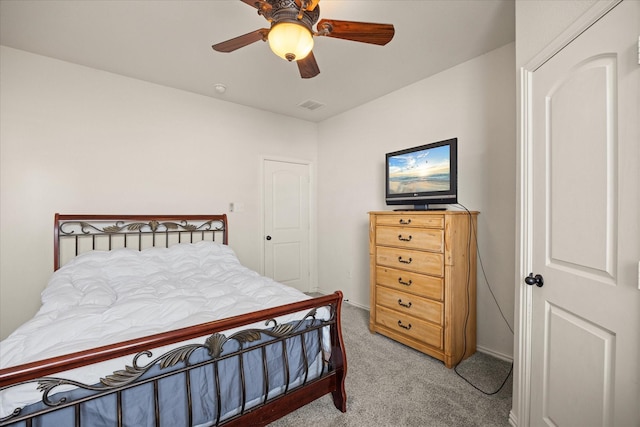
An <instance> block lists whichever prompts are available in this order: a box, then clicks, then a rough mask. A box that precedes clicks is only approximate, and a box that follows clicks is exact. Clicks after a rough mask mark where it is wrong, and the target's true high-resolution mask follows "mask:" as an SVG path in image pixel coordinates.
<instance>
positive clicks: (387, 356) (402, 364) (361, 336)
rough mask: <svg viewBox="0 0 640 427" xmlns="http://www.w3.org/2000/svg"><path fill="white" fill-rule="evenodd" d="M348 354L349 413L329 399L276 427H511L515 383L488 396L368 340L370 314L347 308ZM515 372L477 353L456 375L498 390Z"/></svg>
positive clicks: (437, 365) (385, 342) (405, 352)
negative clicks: (513, 385) (510, 371)
mask: <svg viewBox="0 0 640 427" xmlns="http://www.w3.org/2000/svg"><path fill="white" fill-rule="evenodd" d="M342 323H343V325H342V329H343V335H344V341H345V347H346V352H347V362H348V371H347V381H346V388H347V412H346V413H342V412H340V411H338V410H337V409H336V408H335V407H334V406H333V401H332V399H331V396H330V395H328V396H324V397H322V398H320V399H318V400H316V401H315V402H312V403H310V404H309V405H307V406H305V407H303V408H300V409H299V410H297V411H295V412H293V413H291V414H289V415H287V416H286V417H284V418H282V419H280V420H278V421H276V422H274V423H272V424H271V426H272V427H290V426H291V427H293V426H296V427H299V426H310V427H311V426H314V427H324V426H326V427H329V426H331V427H336V426H350V427H357V426H367V427H369V426H390V427H391V426H394V427H397V426H456V427H461V426H491V427H494V426H505V427H506V426H509V422H508V418H509V411H510V409H511V388H512V381H511V377H509V379H508V380H507V382H506V384H505V386H504V387H503V389H502V390H501V391H500V392H498V393H496V394H494V395H491V396H488V395H485V394H483V393H482V392H480V391H478V390H476V389H475V388H473V387H472V386H471V385H469V384H468V383H467V382H465V380H463V379H462V378H460V377H459V376H458V375H457V374H456V373H455V372H454V370H453V369H447V368H445V366H444V364H443V363H442V362H440V361H439V360H436V359H434V358H432V357H429V356H426V355H424V354H422V353H420V352H418V351H415V350H413V349H411V348H409V347H406V346H404V345H402V344H399V343H397V342H395V341H393V340H390V339H388V338H386V337H383V336H381V335H379V334H371V333H370V332H369V327H368V323H369V312H368V311H366V310H363V309H360V308H357V307H355V306H351V305H349V304H344V305H343V310H342ZM510 367H511V365H510V363H508V362H505V361H503V360H499V359H496V358H494V357H491V356H488V355H486V354H483V353H476V354H475V355H473V356H472V357H470V358H469V359H467V360H465V361H464V362H463V363H462V364H460V365H459V367H458V372H460V374H462V375H464V376H465V377H466V378H467V379H468V380H469V381H470V382H471V383H472V384H474V385H475V386H477V387H479V388H480V389H482V390H484V391H487V392H494V391H495V390H497V389H498V388H499V387H500V385H501V384H502V382H503V381H504V380H505V378H506V377H507V375H508V373H509V369H510Z"/></svg>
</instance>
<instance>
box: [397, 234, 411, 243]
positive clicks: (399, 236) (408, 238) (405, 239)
mask: <svg viewBox="0 0 640 427" xmlns="http://www.w3.org/2000/svg"><path fill="white" fill-rule="evenodd" d="M411 239H412V237H411V236H409V237H402V234H398V240H402V241H403V242H410V241H411Z"/></svg>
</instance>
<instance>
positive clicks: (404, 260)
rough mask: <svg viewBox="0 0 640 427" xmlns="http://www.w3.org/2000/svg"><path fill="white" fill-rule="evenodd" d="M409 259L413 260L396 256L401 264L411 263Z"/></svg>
mask: <svg viewBox="0 0 640 427" xmlns="http://www.w3.org/2000/svg"><path fill="white" fill-rule="evenodd" d="M411 261H413V259H411V258H409V260H408V261H407V260H406V259H402V257H401V256H399V257H398V262H401V263H403V264H411Z"/></svg>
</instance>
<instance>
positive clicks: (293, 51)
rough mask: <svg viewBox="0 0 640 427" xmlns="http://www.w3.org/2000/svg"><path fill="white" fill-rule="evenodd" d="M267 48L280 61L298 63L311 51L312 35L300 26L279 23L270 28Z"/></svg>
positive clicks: (293, 23) (294, 23)
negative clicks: (280, 59)
mask: <svg viewBox="0 0 640 427" xmlns="http://www.w3.org/2000/svg"><path fill="white" fill-rule="evenodd" d="M267 38H268V40H269V47H270V48H271V50H272V51H273V53H275V54H276V55H278V56H279V57H280V58H282V59H286V60H287V61H298V60H300V59H304V58H305V57H306V56H307V55H309V52H311V50H312V49H313V34H311V31H310V30H309V29H308V28H307V27H305V26H304V25H302V24H299V23H296V22H279V23H277V24H275V25H274V26H273V27H271V30H269V35H268V37H267Z"/></svg>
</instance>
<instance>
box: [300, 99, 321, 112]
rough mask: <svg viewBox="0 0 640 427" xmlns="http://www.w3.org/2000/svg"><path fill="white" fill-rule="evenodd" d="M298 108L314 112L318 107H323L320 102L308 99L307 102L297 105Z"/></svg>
mask: <svg viewBox="0 0 640 427" xmlns="http://www.w3.org/2000/svg"><path fill="white" fill-rule="evenodd" d="M298 107H302V108H306V109H307V110H310V111H314V110H317V109H318V108H320V107H324V104H323V103H322V102H318V101H314V100H313V99H309V100H307V101H304V102H301V103H300V104H298Z"/></svg>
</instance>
